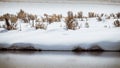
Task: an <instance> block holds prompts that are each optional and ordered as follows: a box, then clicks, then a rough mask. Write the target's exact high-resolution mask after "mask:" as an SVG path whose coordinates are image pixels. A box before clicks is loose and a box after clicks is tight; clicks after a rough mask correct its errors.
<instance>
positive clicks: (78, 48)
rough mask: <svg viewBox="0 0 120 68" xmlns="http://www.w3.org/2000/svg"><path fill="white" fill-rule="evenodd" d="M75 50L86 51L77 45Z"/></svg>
mask: <svg viewBox="0 0 120 68" xmlns="http://www.w3.org/2000/svg"><path fill="white" fill-rule="evenodd" d="M72 51H73V52H80V51H85V49H83V48H81V47H80V46H76V47H74V48H73V50H72Z"/></svg>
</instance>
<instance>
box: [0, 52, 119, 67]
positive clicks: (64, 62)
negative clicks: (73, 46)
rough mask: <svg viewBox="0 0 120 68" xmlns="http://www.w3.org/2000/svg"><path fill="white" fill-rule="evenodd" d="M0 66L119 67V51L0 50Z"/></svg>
mask: <svg viewBox="0 0 120 68" xmlns="http://www.w3.org/2000/svg"><path fill="white" fill-rule="evenodd" d="M0 68H120V52H81V53H74V52H52V51H49V52H47V51H42V52H32V51H30V52H19V51H16V52H12V51H9V52H6V51H5V52H3V51H1V52H0Z"/></svg>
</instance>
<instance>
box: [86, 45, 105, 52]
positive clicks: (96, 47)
mask: <svg viewBox="0 0 120 68" xmlns="http://www.w3.org/2000/svg"><path fill="white" fill-rule="evenodd" d="M88 51H104V50H103V49H102V48H101V47H100V46H99V45H93V46H91V47H90V48H89V49H88Z"/></svg>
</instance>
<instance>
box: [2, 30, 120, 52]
mask: <svg viewBox="0 0 120 68" xmlns="http://www.w3.org/2000/svg"><path fill="white" fill-rule="evenodd" d="M119 29H120V28H111V29H110V28H101V29H100V28H96V29H93V28H89V29H88V28H81V29H79V30H75V31H73V30H68V31H66V30H57V31H50V30H46V31H45V30H34V31H27V32H26V31H9V32H6V33H0V44H1V45H0V46H4V47H10V46H12V45H17V46H29V45H30V46H33V47H35V48H37V49H42V50H72V49H74V48H75V47H77V46H80V47H82V48H84V49H88V48H90V47H91V46H93V45H98V46H100V47H101V48H103V49H104V50H119V49H120V38H119V35H120V30H119ZM22 43H25V44H22Z"/></svg>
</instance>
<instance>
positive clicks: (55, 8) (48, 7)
mask: <svg viewBox="0 0 120 68" xmlns="http://www.w3.org/2000/svg"><path fill="white" fill-rule="evenodd" d="M30 5H32V6H30ZM0 8H1V9H2V10H1V11H0V14H1V15H2V14H4V13H6V12H9V13H12V14H15V13H16V12H18V11H19V9H23V10H25V11H26V12H28V13H33V14H37V15H42V14H44V13H48V14H53V13H59V14H62V15H64V16H66V14H67V11H69V10H72V11H73V12H77V11H80V10H82V11H83V12H84V15H87V12H89V11H93V12H96V13H117V12H119V11H120V9H119V8H120V5H100V4H99V5H97V4H48V3H30V4H29V3H3V2H1V3H0ZM13 9H14V10H13ZM33 10H34V11H33ZM114 20H115V19H112V18H111V19H109V20H106V21H105V22H103V21H102V22H98V21H96V19H95V18H89V19H88V22H89V28H85V27H84V24H85V23H84V22H85V21H78V22H79V25H80V26H81V28H80V29H77V30H66V28H65V23H64V21H61V22H54V23H52V24H49V25H48V27H47V29H46V30H42V29H38V30H36V29H35V28H31V26H30V24H29V23H19V22H18V24H21V27H22V31H19V25H18V30H11V31H7V30H5V29H4V28H0V47H10V46H12V45H16V46H21V47H24V46H33V47H35V48H37V49H42V50H72V49H74V48H75V47H77V46H80V47H82V48H84V49H89V48H90V47H91V46H93V45H98V46H100V47H102V48H103V49H104V50H120V38H119V36H120V27H117V28H116V27H114V25H113V22H114ZM0 23H1V24H0V25H2V24H4V22H3V21H1V22H0Z"/></svg>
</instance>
